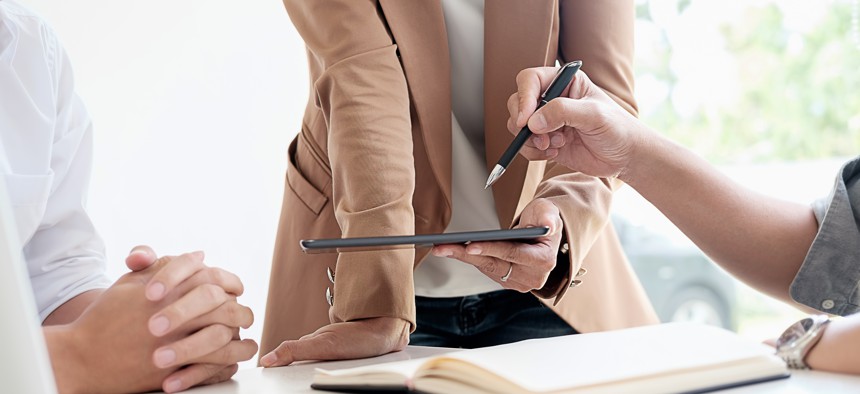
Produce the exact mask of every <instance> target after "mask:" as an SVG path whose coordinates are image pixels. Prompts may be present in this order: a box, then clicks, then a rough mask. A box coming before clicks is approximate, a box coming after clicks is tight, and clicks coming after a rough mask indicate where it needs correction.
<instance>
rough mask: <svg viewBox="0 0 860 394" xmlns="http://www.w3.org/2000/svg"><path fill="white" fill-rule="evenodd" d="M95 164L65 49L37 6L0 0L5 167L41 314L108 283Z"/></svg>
mask: <svg viewBox="0 0 860 394" xmlns="http://www.w3.org/2000/svg"><path fill="white" fill-rule="evenodd" d="M91 166H92V124H91V122H90V118H89V115H88V114H87V111H86V109H85V108H84V105H83V103H82V102H81V99H80V98H79V97H78V96H77V94H75V91H74V82H73V79H72V69H71V67H70V64H69V60H68V58H67V57H66V54H65V52H64V51H63V48H62V47H61V46H60V44H59V42H58V41H57V38H56V36H55V35H54V32H53V31H52V30H51V28H50V27H49V26H48V25H47V24H46V23H45V22H44V21H43V20H42V19H41V18H40V17H39V16H38V15H36V14H35V13H34V12H32V11H30V10H28V9H26V8H24V7H23V6H21V5H19V4H18V3H16V2H14V1H10V0H2V1H0V171H2V174H3V178H4V179H3V180H4V181H5V182H6V184H7V189H8V190H9V194H10V196H9V197H10V199H11V201H12V206H13V209H14V211H15V221H16V224H17V227H18V235H19V238H20V239H21V242H22V244H23V254H24V259H25V261H26V262H27V269H28V273H29V276H30V281H31V282H32V286H33V289H34V292H35V298H36V303H37V306H38V310H39V315H40V317H41V319H42V320H44V319H45V318H46V317H47V316H48V315H49V314H50V313H51V312H53V310H54V309H56V308H57V307H58V306H60V305H62V304H63V303H65V302H66V301H68V300H69V299H71V298H73V297H75V296H76V295H78V294H80V293H82V292H85V291H88V290H92V289H97V288H105V287H108V286H109V285H110V281H109V280H108V278H107V277H106V276H105V257H104V245H103V243H102V241H101V239H100V238H99V236H98V235H97V234H96V231H95V229H94V228H93V224H92V222H91V221H90V218H89V216H87V212H86V210H85V202H86V190H87V187H88V184H89V176H90V170H91Z"/></svg>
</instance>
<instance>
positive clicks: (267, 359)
mask: <svg viewBox="0 0 860 394" xmlns="http://www.w3.org/2000/svg"><path fill="white" fill-rule="evenodd" d="M275 361H278V356H275V354H274V353H269V354H267V355H265V356H263V358H261V359H260V364H263V366H264V367H268V366H271V365H272V364H274V363H275Z"/></svg>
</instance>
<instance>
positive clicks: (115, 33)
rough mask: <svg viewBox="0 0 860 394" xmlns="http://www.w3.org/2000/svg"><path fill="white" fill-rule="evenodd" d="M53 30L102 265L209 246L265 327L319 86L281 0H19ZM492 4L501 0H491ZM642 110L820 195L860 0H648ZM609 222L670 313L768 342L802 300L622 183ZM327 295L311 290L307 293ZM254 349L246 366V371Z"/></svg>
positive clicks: (775, 190)
mask: <svg viewBox="0 0 860 394" xmlns="http://www.w3.org/2000/svg"><path fill="white" fill-rule="evenodd" d="M20 1H21V2H22V3H24V4H27V5H29V6H31V7H32V8H34V9H36V10H38V11H39V12H40V13H41V14H43V16H45V18H46V19H47V20H48V21H49V22H50V23H51V24H52V25H53V26H54V28H55V29H56V30H57V32H58V35H59V37H60V38H61V41H62V42H63V43H64V44H65V46H66V49H67V51H68V53H69V55H70V57H71V58H72V62H73V64H74V65H75V72H76V77H77V90H78V92H79V93H80V95H81V96H82V97H83V98H84V100H85V101H86V103H87V104H88V107H89V109H90V112H91V114H92V117H93V119H94V122H95V141H96V142H95V144H96V156H95V169H94V173H93V178H92V185H91V193H90V199H89V206H90V211H91V214H92V216H93V219H94V220H95V222H96V226H97V228H99V229H100V232H101V235H102V236H103V237H104V239H105V242H106V244H107V252H108V258H109V273H110V275H111V276H112V277H118V276H119V275H121V274H122V273H123V272H125V266H124V263H123V259H124V257H125V255H126V253H127V252H128V250H129V249H131V248H132V247H133V246H135V245H137V244H141V243H144V244H149V245H151V246H152V247H153V248H155V249H156V251H157V252H159V253H161V254H177V253H181V252H184V251H192V250H205V251H206V254H207V261H208V263H209V264H210V265H216V266H220V267H223V268H226V269H228V270H230V271H232V272H234V273H236V274H238V275H239V276H240V277H242V279H243V282H244V283H245V288H246V293H245V295H244V296H242V297H241V301H242V302H243V303H245V304H247V305H249V306H251V307H252V308H253V309H254V311H255V312H256V316H257V322H256V323H255V325H254V326H253V327H252V328H251V329H249V330H247V331H246V332H245V333H244V335H245V336H248V337H253V338H259V337H260V333H261V327H262V318H263V312H264V310H265V309H264V308H265V302H266V291H267V288H268V272H269V265H270V262H271V256H272V248H273V243H274V235H275V230H276V226H277V221H278V216H279V212H280V200H281V194H282V191H283V180H284V171H285V169H286V158H285V152H286V148H287V145H288V143H289V141H290V140H291V139H292V138H293V136H294V135H295V134H296V132H297V131H298V130H299V127H300V124H301V113H302V109H303V106H304V103H305V101H306V97H307V94H308V88H307V65H306V60H305V55H304V49H303V44H302V41H301V38H300V37H299V36H298V34H297V33H296V32H295V30H294V29H293V27H292V25H291V23H290V21H289V18H288V16H287V14H286V12H285V11H284V9H283V6H282V4H281V3H280V2H279V1H277V0H247V1H243V2H239V3H237V2H227V1H219V0H205V1H204V0H183V1H167V0H150V1H146V2H140V1H131V0H112V1H105V0H75V1H55V0H20ZM488 1H492V0H488ZM636 7H637V16H638V20H637V26H636V46H637V59H636V67H637V69H636V73H637V98H638V100H639V106H640V111H641V117H642V119H643V120H644V121H645V122H646V123H648V124H649V125H651V126H652V127H653V128H654V129H656V130H659V131H661V132H663V133H665V134H667V135H669V136H671V137H672V138H674V139H676V140H678V141H680V142H681V143H683V144H685V145H687V146H689V147H691V148H692V149H694V150H695V151H696V152H698V153H700V154H701V155H702V156H704V157H706V158H708V159H709V160H711V161H712V162H714V163H715V164H717V165H719V166H720V167H721V168H722V169H723V170H724V171H726V172H727V173H729V174H730V175H732V176H733V177H735V179H737V180H738V181H740V182H742V183H744V184H746V185H748V186H749V187H751V188H753V189H756V190H759V191H762V192H764V193H768V194H772V195H778V196H781V197H783V198H785V199H789V200H793V201H798V202H801V203H809V202H811V201H812V200H813V199H815V198H818V197H822V196H824V195H826V193H827V192H828V191H829V188H830V185H831V184H832V181H833V177H834V174H835V172H836V170H837V169H838V167H839V165H840V164H841V162H842V161H843V160H844V159H846V158H847V157H850V156H853V155H857V154H858V153H860V94H858V93H857V92H858V91H860V72H858V70H860V30H858V29H860V26H858V8H857V0H819V1H815V2H810V1H802V0H751V1H717V0H637V2H636ZM614 206H615V208H614V210H615V215H614V218H613V221H614V222H615V223H616V225H617V226H618V228H619V234H620V235H621V237H622V240H623V243H624V246H625V249H626V250H627V252H628V254H629V256H630V259H631V262H632V263H633V265H634V268H635V269H636V271H637V273H638V274H639V275H640V277H641V278H642V280H643V282H644V284H645V287H646V290H647V292H648V293H649V296H650V297H651V299H652V301H653V302H654V304H655V307H656V308H657V310H658V313H659V314H660V316H661V318H663V319H664V320H695V321H704V322H708V323H711V324H716V325H721V326H724V327H728V328H731V329H734V330H737V331H738V332H740V333H742V334H743V335H748V336H752V337H754V338H756V339H764V338H768V337H773V336H776V335H778V334H779V333H780V332H781V331H782V329H783V328H784V327H785V326H787V325H788V324H789V323H790V322H792V321H793V320H795V319H796V318H797V317H798V316H800V313H799V312H797V311H795V310H794V309H793V308H791V307H789V306H786V305H784V304H781V303H779V302H776V301H774V300H772V299H769V298H767V297H763V296H760V295H758V294H757V293H755V292H753V291H751V290H750V289H748V288H747V287H746V286H744V285H743V284H741V283H738V282H736V281H735V280H733V279H731V278H730V277H728V276H727V275H726V274H725V273H723V271H722V270H720V269H719V268H717V267H716V266H714V265H713V263H711V262H710V261H709V260H708V259H707V257H705V256H704V255H703V254H702V253H701V252H700V251H698V249H696V248H695V247H694V246H693V245H692V244H691V243H690V242H689V240H687V239H686V238H685V237H684V236H683V235H682V234H680V232H678V231H677V229H675V228H674V226H672V225H671V223H669V222H668V221H667V220H666V219H665V218H664V217H663V216H662V215H661V214H660V213H659V212H658V211H656V210H655V209H654V208H653V207H651V206H650V204H648V203H647V202H645V201H643V200H642V198H641V197H639V196H638V195H636V194H635V192H633V191H632V190H630V188H625V189H622V191H621V192H619V194H618V197H617V199H616V201H615V205H614ZM315 297H319V301H320V302H322V297H321V296H318V295H309V300H311V301H310V302H313V299H314V298H315ZM253 365H254V363H253V362H249V363H246V364H244V365H243V367H252V366H253Z"/></svg>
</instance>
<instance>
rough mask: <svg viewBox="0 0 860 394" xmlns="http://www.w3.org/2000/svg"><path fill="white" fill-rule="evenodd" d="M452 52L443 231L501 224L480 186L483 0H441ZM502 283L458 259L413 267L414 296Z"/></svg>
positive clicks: (483, 176)
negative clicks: (449, 202)
mask: <svg viewBox="0 0 860 394" xmlns="http://www.w3.org/2000/svg"><path fill="white" fill-rule="evenodd" d="M442 11H443V12H444V15H445V30H446V31H447V33H448V48H449V53H450V56H451V94H452V97H451V107H452V108H451V109H452V114H451V122H452V127H451V139H452V141H451V146H452V152H451V159H452V168H453V171H452V174H451V176H452V180H451V186H452V192H451V194H452V199H453V205H454V206H453V209H452V213H451V222H450V223H449V224H448V228H447V229H445V231H446V232H458V231H472V230H490V229H498V228H499V218H498V215H497V214H496V205H495V201H494V200H493V193H492V190H490V189H487V190H484V184H485V183H486V182H487V175H489V173H488V171H487V164H486V160H485V154H484V0H442ZM501 289H502V286H501V285H499V284H498V283H496V282H494V281H493V280H491V279H490V278H488V277H487V276H486V275H484V274H482V273H481V272H480V271H478V270H477V269H476V268H475V267H473V266H471V265H469V264H466V263H463V262H462V261H459V260H454V259H449V258H445V257H436V256H433V255H430V256H428V257H427V258H426V259H425V260H424V261H423V262H422V263H421V265H420V266H419V267H418V269H417V270H416V271H415V294H417V295H420V296H425V297H461V296H466V295H472V294H480V293H486V292H489V291H494V290H501Z"/></svg>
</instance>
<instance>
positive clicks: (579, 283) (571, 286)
mask: <svg viewBox="0 0 860 394" xmlns="http://www.w3.org/2000/svg"><path fill="white" fill-rule="evenodd" d="M581 284H582V281H581V280H579V279H574V281H573V282H570V288H571V289H572V288H574V287H576V286H579V285H581Z"/></svg>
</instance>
